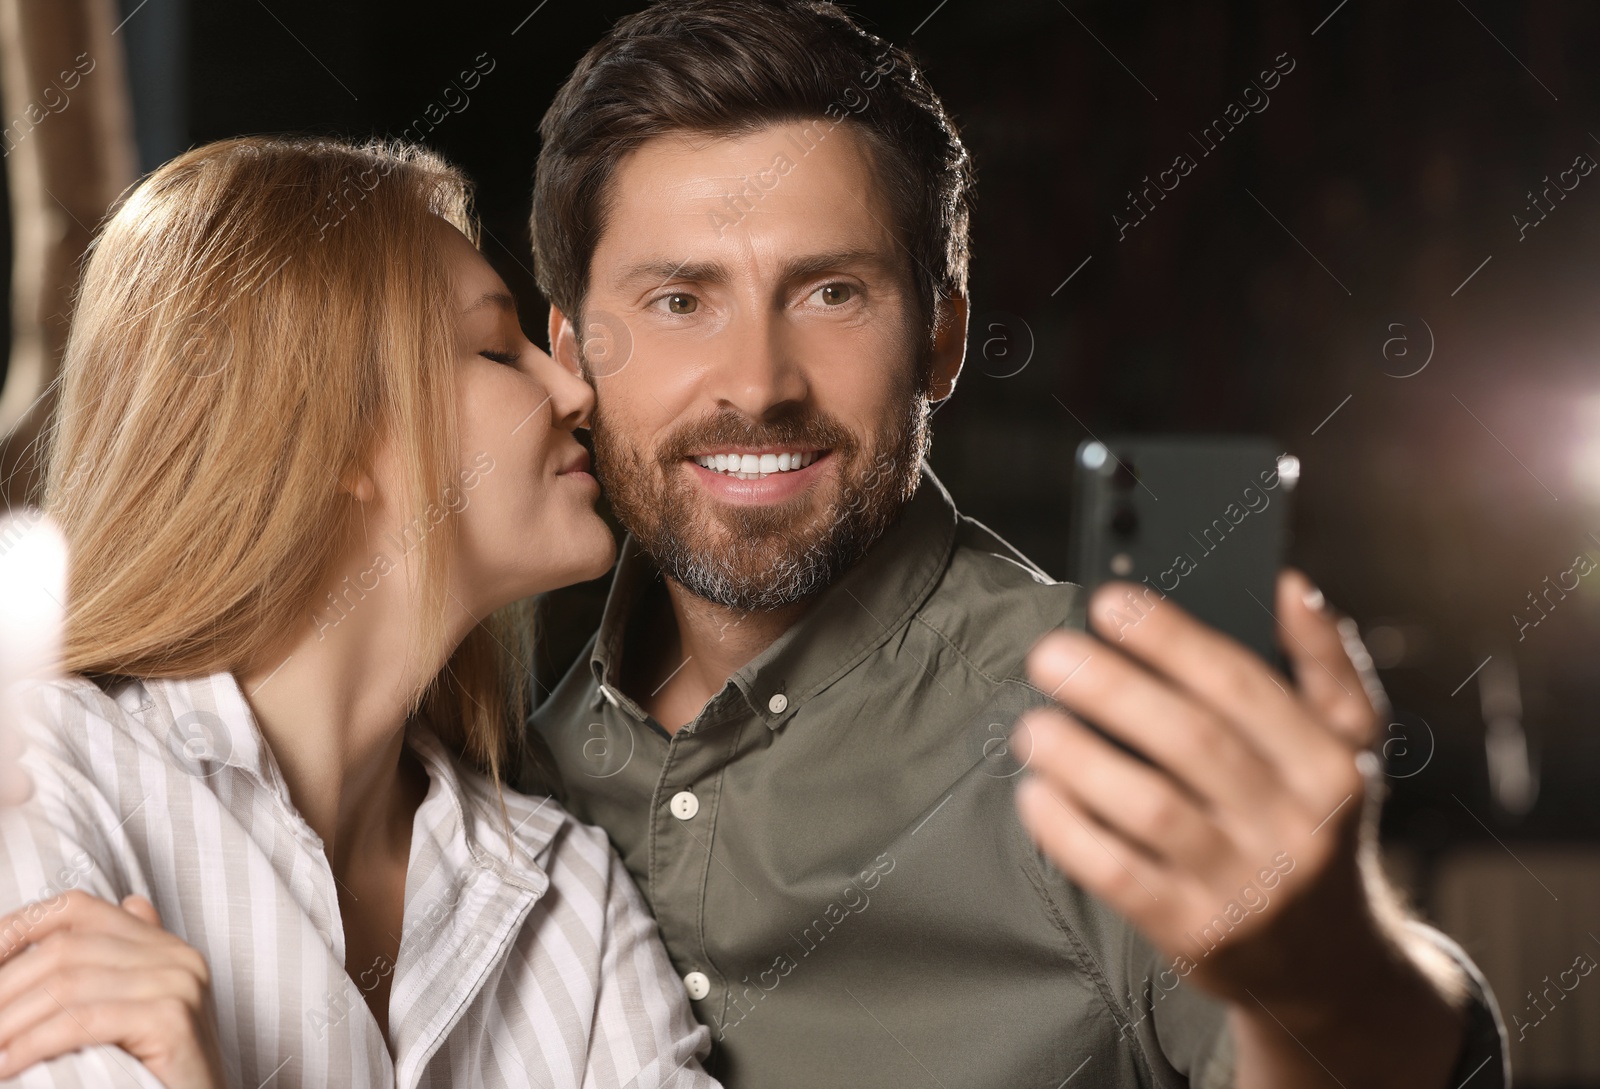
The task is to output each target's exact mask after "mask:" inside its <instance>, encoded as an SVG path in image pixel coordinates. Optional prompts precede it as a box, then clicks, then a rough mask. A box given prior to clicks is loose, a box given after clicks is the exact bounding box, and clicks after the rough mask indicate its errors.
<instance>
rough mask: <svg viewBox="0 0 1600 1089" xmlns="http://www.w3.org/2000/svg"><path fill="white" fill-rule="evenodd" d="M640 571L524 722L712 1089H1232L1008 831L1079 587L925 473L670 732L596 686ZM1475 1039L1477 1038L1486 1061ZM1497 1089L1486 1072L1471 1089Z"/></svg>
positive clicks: (1215, 1062) (638, 560) (1199, 1016)
mask: <svg viewBox="0 0 1600 1089" xmlns="http://www.w3.org/2000/svg"><path fill="white" fill-rule="evenodd" d="M658 578H660V575H659V572H658V571H657V570H656V569H655V567H654V565H653V564H652V563H651V562H650V561H649V559H648V558H647V557H646V556H645V555H644V554H643V553H642V552H641V551H640V550H639V548H638V545H637V542H636V541H635V540H634V539H633V538H632V537H629V538H628V539H627V540H626V541H625V542H624V545H623V548H622V552H621V555H620V558H619V561H618V567H617V573H616V576H615V579H614V582H613V584H612V588H611V592H610V596H609V598H608V599H607V602H606V607H605V613H604V616H603V619H602V621H601V625H600V629H599V631H598V632H597V633H596V636H595V638H594V639H593V640H592V641H591V642H590V644H589V646H588V647H587V648H586V649H585V652H584V653H583V655H582V656H580V658H579V660H578V662H577V664H576V665H575V666H574V667H573V669H572V670H571V671H570V672H569V673H568V674H567V676H566V677H565V678H564V679H563V680H562V681H561V683H560V684H559V685H558V686H557V688H556V689H555V691H554V692H553V693H552V694H551V696H550V697H549V699H548V700H547V701H546V702H545V703H544V704H543V705H542V706H541V707H540V708H539V709H538V710H537V711H536V712H535V714H534V717H533V725H534V728H535V729H536V730H537V731H538V732H539V733H540V735H541V736H542V738H543V740H544V743H545V745H546V746H547V747H548V748H549V750H550V751H551V753H552V754H553V755H554V758H555V762H556V765H557V767H558V769H559V771H560V774H561V779H562V786H561V795H562V801H564V802H565V803H566V805H567V806H568V807H569V808H570V809H571V810H572V812H573V813H574V814H576V815H577V816H578V818H579V819H580V820H584V821H589V822H593V823H596V824H599V825H600V826H602V827H603V828H605V829H606V831H607V832H608V833H609V834H610V837H611V840H612V842H613V843H614V844H615V846H616V848H617V850H618V852H619V853H620V854H621V856H622V859H623V862H624V863H625V864H626V866H627V868H628V870H629V871H630V872H631V873H632V874H633V877H634V879H635V880H636V881H637V882H638V884H639V887H640V889H641V890H642V891H643V893H644V895H645V898H646V899H647V900H648V901H649V903H650V905H651V908H652V910H653V911H654V912H655V915H656V919H657V921H658V922H659V923H660V927H661V933H662V937H663V938H664V939H665V941H666V945H667V950H668V952H669V954H670V955H671V958H672V961H673V963H674V965H675V966H676V968H677V970H678V971H679V973H680V974H681V975H682V976H683V977H684V981H685V987H686V989H687V990H688V993H689V996H690V998H691V999H693V1000H694V1009H695V1012H696V1014H697V1016H698V1017H699V1018H700V1020H701V1021H702V1022H703V1023H704V1024H706V1025H707V1026H709V1027H710V1029H711V1033H712V1038H713V1041H714V1042H713V1055H712V1059H711V1062H710V1064H709V1065H708V1069H709V1070H710V1072H711V1073H712V1074H714V1075H716V1076H717V1077H719V1078H720V1079H722V1080H723V1081H724V1082H725V1083H726V1084H728V1085H730V1086H735V1087H759V1089H784V1087H789V1086H794V1087H802V1086H803V1087H807V1089H816V1087H824V1086H826V1087H835V1086H847V1085H869V1086H873V1087H875V1089H895V1087H900V1086H904V1087H906V1089H910V1087H913V1086H915V1087H934V1089H937V1087H944V1089H958V1087H959V1089H986V1087H992V1089H1029V1087H1038V1089H1061V1087H1062V1086H1063V1085H1065V1084H1067V1083H1071V1085H1072V1086H1074V1087H1077V1086H1083V1087H1090V1086H1093V1087H1118V1089H1121V1087H1135V1086H1140V1087H1143V1086H1150V1087H1155V1086H1162V1087H1165V1086H1186V1085H1195V1086H1204V1087H1207V1089H1211V1087H1215V1086H1227V1085H1231V1084H1232V1045H1231V1040H1230V1037H1229V1034H1228V1032H1227V1029H1226V1023H1225V1010H1224V1007H1223V1006H1222V1005H1220V1004H1219V1003H1217V1002H1216V1001H1214V1000H1213V999H1211V998H1209V997H1208V996H1206V995H1204V994H1202V993H1201V992H1199V991H1198V990H1196V989H1194V988H1192V987H1190V986H1189V985H1187V984H1186V983H1184V982H1183V981H1182V978H1181V973H1180V972H1179V971H1177V970H1175V969H1174V966H1173V964H1172V962H1170V961H1169V960H1167V959H1165V958H1163V957H1162V956H1161V955H1160V954H1159V953H1158V952H1157V951H1155V950H1154V949H1153V948H1152V947H1151V946H1150V945H1149V943H1148V942H1146V941H1145V940H1144V938H1143V937H1142V936H1141V935H1140V934H1139V933H1138V931H1136V930H1135V929H1134V928H1133V927H1132V926H1130V925H1129V924H1128V923H1127V922H1126V921H1124V920H1123V919H1122V918H1121V917H1120V916H1119V915H1118V914H1117V913H1116V912H1114V911H1112V910H1111V909H1109V908H1108V907H1106V906H1105V905H1103V904H1101V903H1100V902H1098V901H1097V900H1095V899H1094V898H1093V897H1091V896H1090V895H1088V894H1087V893H1086V892H1084V891H1083V890H1082V889H1080V888H1078V887H1077V886H1076V885H1074V884H1073V883H1071V882H1070V881H1068V880H1067V879H1065V878H1064V877H1063V876H1062V875H1061V874H1060V873H1059V872H1057V871H1056V870H1055V869H1054V868H1053V867H1052V866H1051V865H1050V864H1049V863H1048V862H1047V861H1046V860H1044V859H1043V857H1042V856H1041V855H1040V853H1039V852H1038V850H1037V849H1036V848H1035V846H1034V845H1033V843H1032V841H1031V840H1030V839H1029V838H1028V836H1027V835H1026V833H1025V832H1024V830H1023V828H1022V826H1021V823H1020V822H1019V820H1018V817H1017V812H1016V808H1015V805H1014V802H1013V797H1012V795H1013V790H1014V788H1015V784H1016V782H1017V778H1016V777H1017V774H1018V772H1019V770H1020V769H1019V767H1018V765H1017V763H1016V762H1015V761H1014V760H1013V758H1012V756H1011V754H1010V752H1009V750H1008V747H1007V745H1006V738H1007V736H1008V734H1009V733H1010V731H1011V729H1012V727H1013V725H1014V724H1015V723H1016V721H1017V718H1018V716H1019V715H1020V714H1021V713H1022V712H1023V711H1024V710H1026V709H1028V708H1030V707H1035V706H1039V705H1042V704H1044V703H1046V702H1048V701H1047V699H1046V697H1045V695H1044V694H1043V693H1041V692H1040V691H1039V690H1038V689H1036V688H1034V687H1033V686H1032V685H1030V684H1029V683H1028V682H1027V680H1026V679H1025V676H1024V672H1023V662H1024V658H1025V656H1026V654H1027V652H1028V650H1029V649H1030V648H1031V647H1032V645H1033V643H1034V641H1035V640H1037V639H1038V638H1039V636H1041V635H1042V634H1044V633H1045V632H1046V631H1048V630H1050V629H1051V628H1054V627H1057V626H1060V625H1074V626H1082V624H1083V600H1082V595H1081V592H1080V591H1079V589H1078V587H1076V586H1073V585H1070V584H1066V583H1058V582H1054V581H1052V580H1051V579H1050V578H1049V577H1048V576H1046V575H1045V574H1044V573H1043V572H1042V571H1040V570H1039V569H1038V568H1036V567H1035V566H1034V565H1033V564H1032V563H1030V562H1029V561H1028V560H1027V559H1026V558H1024V557H1023V556H1022V555H1021V554H1020V553H1018V552H1017V551H1016V550H1014V549H1013V548H1012V547H1011V546H1010V545H1008V544H1007V543H1006V542H1005V541H1003V540H1001V539H1000V538H999V537H998V536H997V535H995V534H994V533H993V532H991V531H990V530H988V529H987V528H985V527H984V526H983V525H981V524H980V523H978V522H976V521H974V520H972V519H970V518H965V517H962V516H961V515H959V514H958V513H957V511H956V508H955V506H954V504H953V503H952V502H951V500H950V497H949V495H948V494H947V493H946V492H945V489H944V488H943V486H942V485H941V484H940V483H939V481H938V480H937V479H936V478H935V477H934V476H933V474H932V472H931V470H929V469H928V468H927V466H926V465H924V466H923V479H922V482H921V484H920V486H919V488H918V490H917V493H916V495H915V496H914V498H913V499H912V500H911V502H910V503H909V504H908V505H907V507H906V508H905V510H904V511H903V512H902V514H901V516H900V518H899V519H898V521H897V522H896V523H895V524H894V526H893V527H892V528H891V529H890V530H889V531H888V532H887V533H886V534H885V535H884V536H883V538H881V539H880V540H879V542H878V543H877V544H876V545H875V546H874V547H873V548H872V550H871V551H870V552H869V553H868V555H867V556H866V557H865V558H864V559H862V560H861V561H860V562H859V563H857V564H856V565H855V566H854V567H853V568H851V569H850V570H849V571H848V572H846V573H845V574H844V575H843V576H842V577H841V578H840V579H839V580H838V581H836V582H835V583H834V584H833V585H831V586H830V587H828V588H827V589H826V590H824V591H823V592H822V593H821V594H819V596H818V597H817V599H816V601H815V602H814V604H813V605H812V607H811V608H810V609H809V610H808V611H807V612H806V614H805V615H804V616H803V618H802V619H801V620H800V621H799V622H798V623H796V624H795V625H794V626H793V627H791V628H790V629H789V630H788V631H787V632H785V633H784V634H783V635H782V636H781V637H780V638H779V639H778V640H777V641H776V642H774V643H773V644H772V645H771V646H769V647H768V648H767V649H766V650H765V651H763V652H762V653H761V654H759V655H758V656H757V657H756V658H755V659H753V660H752V661H751V662H750V663H749V664H747V665H746V666H744V667H743V668H742V669H740V670H739V671H738V672H736V673H735V674H734V675H733V676H732V677H731V678H729V680H728V682H727V684H726V685H725V686H724V687H723V689H722V690H721V691H720V692H718V693H717V695H716V696H714V697H713V698H712V699H711V700H710V701H709V702H707V703H706V705H705V706H704V707H703V708H702V709H701V711H700V713H699V714H698V715H697V716H696V717H695V719H694V721H693V722H691V723H688V724H687V725H685V726H684V727H683V728H682V729H680V730H679V731H678V732H677V733H676V734H675V735H668V734H667V732H666V731H665V730H663V729H662V728H661V726H660V725H659V724H658V723H656V722H654V720H652V719H651V718H650V716H648V715H647V714H646V713H645V712H644V711H643V710H642V709H641V708H640V707H639V706H638V704H637V703H636V702H635V701H634V700H633V699H632V698H630V697H629V696H628V695H627V694H626V693H624V692H622V691H620V690H619V689H618V687H617V678H618V676H619V675H620V670H619V662H620V656H621V653H622V649H623V647H624V644H625V636H626V632H627V626H628V623H629V619H630V616H631V614H632V611H633V608H634V605H635V603H636V602H637V600H638V599H639V596H640V594H641V592H642V591H643V590H644V589H645V588H647V587H648V585H649V583H650V581H651V580H654V579H658ZM1440 940H1441V941H1443V940H1444V939H1442V937H1441V939H1440ZM1456 952H1457V953H1458V954H1459V950H1456ZM1460 956H1461V959H1463V960H1464V959H1465V958H1464V954H1460ZM1468 963H1470V962H1468ZM1475 980H1479V981H1481V977H1475ZM1475 985H1476V983H1475ZM1477 997H1478V1002H1479V1005H1480V1006H1482V1007H1483V1008H1482V1009H1480V1010H1479V1011H1478V1012H1479V1016H1478V1021H1479V1022H1480V1028H1481V1023H1483V1022H1484V1017H1485V1016H1488V1010H1489V1007H1488V1006H1484V1005H1483V1003H1484V1002H1485V1001H1486V998H1485V997H1484V995H1483V994H1482V992H1481V990H1480V993H1479V995H1478V996H1477ZM1487 1024H1488V1026H1489V1029H1490V1032H1489V1035H1488V1036H1483V1035H1482V1033H1481V1032H1480V1033H1479V1040H1478V1043H1479V1045H1482V1044H1483V1041H1485V1040H1492V1041H1493V1042H1494V1043H1496V1044H1498V1037H1497V1035H1496V1034H1495V1033H1494V1031H1493V1029H1494V1021H1493V1018H1492V1016H1488V1020H1487ZM1477 1054H1478V1055H1482V1056H1485V1057H1488V1056H1489V1055H1490V1052H1488V1051H1485V1050H1483V1047H1482V1046H1479V1051H1478V1052H1477ZM1479 1061H1480V1060H1479V1059H1478V1058H1476V1057H1474V1058H1473V1059H1472V1062H1471V1063H1470V1064H1468V1065H1467V1066H1466V1067H1465V1069H1471V1066H1472V1065H1476V1064H1477V1063H1478V1062H1479ZM1499 1076H1500V1063H1489V1064H1488V1069H1485V1070H1483V1072H1482V1073H1481V1074H1479V1075H1478V1076H1477V1077H1476V1078H1475V1079H1474V1081H1473V1082H1472V1086H1473V1089H1489V1087H1490V1086H1494V1085H1499V1084H1501V1082H1500V1081H1499V1080H1498V1078H1499ZM1452 1084H1454V1083H1452Z"/></svg>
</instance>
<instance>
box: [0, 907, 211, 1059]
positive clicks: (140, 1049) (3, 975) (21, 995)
mask: <svg viewBox="0 0 1600 1089" xmlns="http://www.w3.org/2000/svg"><path fill="white" fill-rule="evenodd" d="M40 908H42V909H44V910H43V911H42V912H41V911H40V910H38V909H40ZM0 935H4V936H8V937H14V936H17V935H20V936H21V938H22V940H20V941H15V942H13V943H12V944H11V945H8V946H0V1080H4V1079H5V1078H8V1077H13V1076H15V1075H17V1074H20V1073H21V1072H22V1071H24V1070H26V1069H27V1068H28V1067H30V1066H32V1065H33V1064H34V1063H38V1062H43V1061H45V1060H47V1059H53V1058H56V1057H57V1056H59V1055H65V1054H68V1053H70V1052H73V1051H77V1050H79V1049H81V1048H85V1047H90V1046H95V1045H113V1044H114V1045H117V1046H120V1047H121V1048H122V1049H123V1050H124V1051H126V1052H127V1053H128V1054H130V1055H132V1056H133V1057H134V1058H135V1059H137V1060H139V1061H140V1062H142V1063H143V1064H144V1065H145V1067H146V1068H147V1069H148V1070H149V1071H150V1073H152V1074H154V1075H155V1076H156V1077H157V1078H158V1079H160V1081H161V1083H162V1084H163V1085H165V1086H167V1089H221V1087H222V1086H223V1085H225V1084H226V1083H225V1080H224V1074H223V1066H222V1053H221V1048H220V1045H219V1044H218V1038H217V1023H216V1015H215V1013H214V1012H213V1011H212V1007H211V972H210V968H209V967H208V966H207V964H206V958H205V957H204V956H202V955H201V954H200V953H199V952H198V951H196V950H195V949H194V948H193V947H191V946H190V945H188V944H186V943H185V942H184V941H182V940H181V939H179V938H177V937H175V936H174V935H172V934H170V933H168V932H167V931H166V930H164V929H162V926H161V917H160V916H159V915H157V914H156V909H155V907H154V905H152V904H151V903H150V901H149V900H146V899H145V898H144V897H142V896H130V897H128V898H127V899H125V900H123V902H122V904H121V905H120V906H119V905H117V904H112V903H108V902H107V901H105V900H101V899H99V898H98V897H95V896H91V895H89V894H88V893H86V892H82V891H79V890H73V891H71V892H66V893H62V894H61V896H60V897H59V898H58V899H57V900H55V901H50V902H43V903H40V904H28V905H24V906H23V907H22V908H19V909H18V910H16V911H14V912H12V913H11V914H10V915H8V916H5V917H4V918H0Z"/></svg>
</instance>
